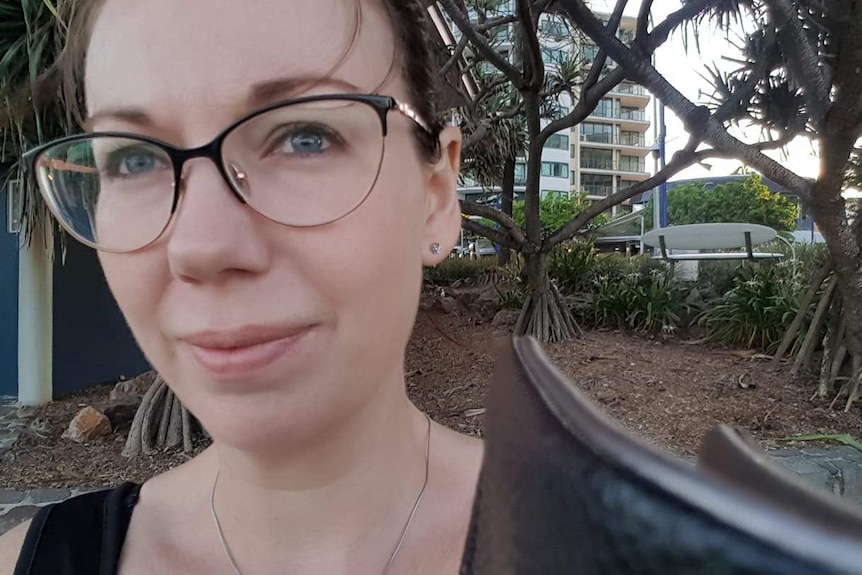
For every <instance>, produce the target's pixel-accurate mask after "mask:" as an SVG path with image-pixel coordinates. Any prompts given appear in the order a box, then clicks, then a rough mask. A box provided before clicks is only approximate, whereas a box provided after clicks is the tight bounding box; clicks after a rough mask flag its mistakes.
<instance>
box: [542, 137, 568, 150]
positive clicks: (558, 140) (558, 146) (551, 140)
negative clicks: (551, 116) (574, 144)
mask: <svg viewBox="0 0 862 575" xmlns="http://www.w3.org/2000/svg"><path fill="white" fill-rule="evenodd" d="M545 147H546V148H554V149H555V150H568V149H569V137H568V136H566V135H563V134H551V135H550V136H549V137H548V139H547V140H546V141H545Z"/></svg>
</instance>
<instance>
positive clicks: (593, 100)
mask: <svg viewBox="0 0 862 575" xmlns="http://www.w3.org/2000/svg"><path fill="white" fill-rule="evenodd" d="M590 76H592V72H590ZM623 79H625V70H623V69H622V68H615V69H614V70H611V71H610V73H608V74H607V75H606V76H605V77H604V78H602V79H601V80H600V81H598V82H596V83H595V84H594V85H593V86H590V85H589V84H587V83H585V84H584V86H583V88H582V89H581V97H580V98H579V99H578V103H577V104H576V105H575V107H574V108H573V109H572V111H571V112H569V113H568V114H567V115H565V116H563V117H562V118H559V119H557V120H554V121H553V122H550V123H549V124H548V125H547V126H545V128H544V129H543V130H542V132H541V133H540V134H539V137H540V138H543V140H542V143H543V144H544V140H547V139H548V136H550V135H551V134H553V133H554V132H559V131H560V130H564V129H566V128H571V127H572V126H574V125H576V124H580V123H581V122H583V121H584V120H585V119H586V118H588V117H589V115H590V114H592V113H593V111H594V110H595V109H596V105H598V103H599V100H601V99H602V98H603V97H604V96H605V95H606V94H607V93H608V92H610V91H611V90H612V89H613V88H614V86H616V85H617V84H619V83H620V82H622V81H623Z"/></svg>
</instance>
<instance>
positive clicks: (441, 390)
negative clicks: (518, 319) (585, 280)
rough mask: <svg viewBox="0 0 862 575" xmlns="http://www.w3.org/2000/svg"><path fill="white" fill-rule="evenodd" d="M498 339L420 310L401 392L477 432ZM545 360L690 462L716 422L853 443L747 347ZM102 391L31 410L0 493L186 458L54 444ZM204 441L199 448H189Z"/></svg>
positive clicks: (666, 346) (614, 337)
mask: <svg viewBox="0 0 862 575" xmlns="http://www.w3.org/2000/svg"><path fill="white" fill-rule="evenodd" d="M507 335H508V331H507V330H505V329H499V328H493V327H491V322H490V318H489V317H488V316H484V317H483V316H481V315H476V314H471V313H470V312H469V311H468V310H464V309H462V310H461V311H460V312H458V313H451V314H447V313H444V312H442V311H440V310H436V311H434V310H429V311H422V312H420V314H419V318H418V321H417V324H416V328H415V330H414V334H413V338H412V340H411V342H410V345H409V348H408V352H407V387H408V393H409V394H410V396H411V397H412V398H413V400H414V401H415V402H416V403H417V405H419V407H420V408H422V409H423V410H425V411H426V412H427V413H428V414H430V415H431V416H432V417H433V418H434V419H435V420H436V421H438V422H440V423H442V424H444V425H447V426H449V427H451V428H453V429H456V430H458V431H461V432H463V433H468V434H473V435H481V430H482V407H483V398H484V394H485V387H486V384H487V382H488V379H489V377H490V374H491V370H492V366H493V361H494V349H495V347H496V344H497V343H499V341H500V340H501V339H503V338H505V337H507ZM547 353H548V355H549V357H550V358H551V359H552V360H553V362H554V363H555V364H556V365H557V366H558V367H559V368H560V369H561V370H562V371H563V372H564V373H565V374H566V375H567V376H568V377H570V378H571V379H572V380H573V381H574V382H575V383H576V384H577V385H578V386H579V387H580V388H581V389H582V390H583V391H584V392H585V393H586V394H587V395H588V396H589V397H591V398H592V399H593V400H594V401H596V402H597V403H598V404H599V405H600V406H601V407H602V408H603V409H604V410H605V411H606V412H607V413H609V414H610V415H611V416H612V417H614V418H616V419H617V420H619V421H620V422H622V423H623V424H624V425H625V426H626V427H628V428H629V429H631V430H633V431H634V432H635V433H638V434H640V435H642V436H644V437H646V438H647V439H648V440H650V441H652V442H654V443H656V444H658V445H660V446H662V447H663V448H666V449H669V450H671V451H672V452H675V453H677V454H681V455H693V454H694V453H695V452H696V450H697V446H698V444H699V443H700V441H701V438H702V437H703V435H704V433H705V432H706V431H708V430H709V429H710V428H712V427H713V426H714V425H716V424H717V423H721V422H724V423H730V424H733V425H735V426H738V427H742V428H744V429H746V430H748V431H749V432H750V433H751V434H752V435H754V437H756V438H757V439H758V440H760V441H761V444H762V445H763V446H764V447H765V448H773V447H776V446H778V443H777V442H775V439H778V438H783V437H788V436H793V435H799V434H835V433H849V434H851V435H853V436H855V437H859V436H862V413H860V410H859V408H854V410H853V411H851V412H850V413H849V414H845V413H844V412H843V411H841V410H837V409H836V410H830V409H829V406H828V402H825V401H817V400H815V401H810V397H811V395H812V391H813V389H814V386H815V384H814V382H813V380H812V379H810V378H808V377H800V378H797V379H793V378H791V377H790V376H789V373H788V372H789V368H788V367H787V366H781V367H779V368H778V369H773V367H772V366H771V364H770V362H769V361H766V360H764V359H763V358H762V356H758V355H756V354H754V353H753V352H750V351H740V350H733V349H726V348H720V347H714V346H709V345H692V344H687V343H685V342H683V341H678V340H673V339H670V340H665V339H662V338H649V337H646V336H638V335H630V334H625V333H618V332H610V331H588V332H587V334H586V339H584V340H580V341H573V342H568V343H565V344H558V345H552V346H548V347H547ZM109 391H110V387H100V388H94V389H90V390H87V391H86V392H84V393H81V394H78V395H75V396H73V397H69V398H66V399H64V400H61V401H55V402H53V403H51V404H49V405H47V406H45V407H44V408H42V409H41V412H40V413H39V417H40V418H41V419H42V420H43V421H46V422H47V423H48V432H47V436H46V437H40V436H38V435H36V434H33V433H25V434H24V435H22V437H21V438H20V439H19V441H18V442H17V443H16V445H15V447H14V448H13V450H12V451H11V452H9V453H8V454H7V455H6V456H5V458H4V460H3V461H0V488H18V489H23V488H35V487H70V486H102V485H109V484H117V483H120V482H123V481H138V482H140V481H144V480H146V479H147V478H149V477H151V476H153V475H155V474H157V473H159V472H160V471H163V470H165V469H168V468H170V467H173V466H175V465H178V464H180V463H182V462H184V461H186V460H187V459H188V458H189V457H190V455H188V454H184V453H181V452H169V453H162V454H158V455H155V456H152V457H147V456H141V457H138V458H135V459H132V460H128V459H125V458H123V457H122V456H121V455H120V452H121V451H122V448H123V443H124V441H125V431H126V430H123V429H120V430H117V431H115V433H114V434H113V435H111V436H109V437H108V438H105V439H104V440H99V441H95V442H92V443H90V444H85V445H80V444H77V443H73V442H71V441H69V440H67V439H63V438H61V437H60V435H61V434H62V432H63V430H64V429H65V428H66V426H67V425H68V423H69V421H70V420H71V419H72V417H74V415H75V413H77V411H78V410H79V409H80V408H81V407H83V406H86V405H93V406H96V407H98V406H99V405H100V404H104V403H105V402H106V400H107V396H108V393H109ZM781 445H782V446H785V445H787V444H785V443H782V444H781ZM205 446H206V444H205V442H201V443H199V444H198V445H197V446H196V453H197V452H198V451H200V450H202V449H203V448H204V447H205ZM192 455H193V454H192Z"/></svg>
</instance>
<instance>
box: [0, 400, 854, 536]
mask: <svg viewBox="0 0 862 575" xmlns="http://www.w3.org/2000/svg"><path fill="white" fill-rule="evenodd" d="M30 417H31V415H30V413H29V412H28V410H21V411H19V410H18V408H17V407H16V406H14V405H12V404H11V403H10V402H9V401H8V400H7V401H3V399H2V398H0V472H2V469H3V455H4V454H5V453H6V452H7V451H9V449H11V447H12V444H13V443H14V442H15V440H16V439H17V437H18V435H19V434H20V433H21V430H23V429H26V428H27V427H28V426H29V425H30V421H31V420H30ZM768 453H769V455H770V456H771V457H772V458H773V460H774V461H775V462H776V463H777V464H778V465H780V466H781V467H783V468H785V469H787V470H789V471H791V472H793V473H795V474H796V475H798V476H800V477H802V478H803V479H805V480H806V481H809V482H810V483H812V484H813V485H817V486H819V487H821V488H824V489H826V490H828V491H830V492H832V493H834V494H835V495H839V496H841V497H844V498H845V499H847V501H848V502H852V504H854V505H855V504H862V452H860V451H857V450H855V449H853V448H852V447H843V446H842V447H833V448H828V449H822V448H821V449H782V450H777V451H769V452H768ZM97 489H100V488H92V487H90V488H73V489H32V490H0V534H3V533H5V532H6V531H8V530H9V529H11V528H12V527H14V526H15V525H18V524H19V523H21V522H23V521H26V520H27V519H29V518H31V517H32V516H33V515H35V513H36V511H38V509H39V507H42V506H44V505H48V504H50V503H55V502H59V501H63V500H64V499H66V498H68V497H72V496H74V495H79V494H81V493H86V492H88V491H95V490H97Z"/></svg>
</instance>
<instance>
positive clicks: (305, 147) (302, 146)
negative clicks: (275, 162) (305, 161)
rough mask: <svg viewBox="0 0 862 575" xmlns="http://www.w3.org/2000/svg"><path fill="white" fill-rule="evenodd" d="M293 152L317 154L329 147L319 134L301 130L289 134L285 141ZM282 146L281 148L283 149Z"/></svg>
mask: <svg viewBox="0 0 862 575" xmlns="http://www.w3.org/2000/svg"><path fill="white" fill-rule="evenodd" d="M285 144H286V145H289V146H290V149H291V151H292V152H293V153H295V154H319V153H320V152H322V151H324V150H326V148H328V147H329V142H328V141H327V140H326V138H324V137H323V136H321V135H320V134H313V133H310V132H303V133H299V134H294V135H292V136H290V137H289V138H288V139H287V141H286V142H285ZM284 147H285V146H283V147H282V150H284Z"/></svg>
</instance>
